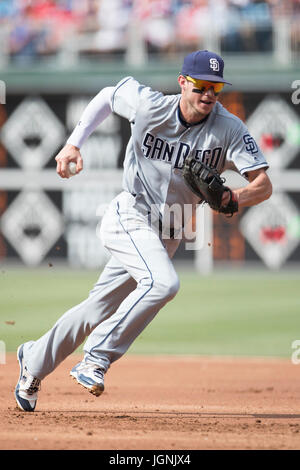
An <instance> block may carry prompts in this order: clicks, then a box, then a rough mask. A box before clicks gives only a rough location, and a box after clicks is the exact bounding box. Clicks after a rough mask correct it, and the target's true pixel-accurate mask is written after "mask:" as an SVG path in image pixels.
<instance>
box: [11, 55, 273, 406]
mask: <svg viewBox="0 0 300 470" xmlns="http://www.w3.org/2000/svg"><path fill="white" fill-rule="evenodd" d="M223 69H224V62H223V60H222V58H221V57H220V56H219V55H217V54H215V53H213V52H209V51H207V50H204V51H196V52H193V53H191V54H189V55H187V56H186V57H185V59H184V62H183V67H182V70H181V73H180V75H179V77H178V83H179V86H180V89H181V93H179V94H176V95H167V96H165V95H164V94H162V93H160V92H158V91H153V90H152V89H151V88H149V87H147V86H144V85H142V84H140V83H139V82H138V81H137V80H135V79H134V78H133V77H126V78H124V79H123V80H121V81H120V82H119V83H118V84H117V85H116V86H111V87H106V88H104V89H102V90H101V91H100V92H99V93H98V95H96V96H95V98H94V99H93V100H92V101H91V102H90V103H89V105H88V106H87V107H86V109H85V111H84V112H83V114H82V116H81V119H80V121H79V123H78V125H77V126H76V128H75V129H74V131H73V133H72V134H71V136H70V137H69V139H68V141H67V143H66V145H65V147H64V148H63V149H62V150H61V151H60V152H59V154H58V155H57V156H56V162H57V173H58V175H59V176H60V177H62V178H68V177H69V176H70V174H69V169H68V165H69V163H70V162H75V163H76V172H77V173H79V172H80V171H81V170H82V169H83V161H82V156H81V153H80V148H81V146H82V145H83V143H84V142H85V141H86V139H87V138H88V137H89V135H90V134H91V133H92V132H93V131H94V130H95V128H96V127H97V126H98V125H99V124H100V123H101V122H102V121H103V120H104V119H105V118H106V117H107V116H109V114H110V113H112V112H113V113H116V114H118V115H119V116H122V117H124V118H126V119H128V121H129V122H130V125H131V138H130V140H129V142H128V145H127V149H126V154H125V159H124V173H123V175H124V176H123V191H122V192H121V193H120V194H119V195H118V196H117V197H115V199H113V201H112V202H111V203H110V205H109V207H108V209H107V211H106V213H105V214H104V216H103V219H102V223H101V231H100V232H101V233H100V234H101V240H102V243H103V245H104V246H105V247H106V248H107V249H108V250H109V252H110V253H111V258H110V260H109V261H108V263H107V265H106V266H105V268H104V270H103V271H102V274H101V275H100V277H99V280H98V281H97V283H96V284H95V286H94V287H93V289H92V290H91V292H90V293H89V296H88V297H87V299H86V300H84V301H83V302H82V303H80V304H79V305H76V306H75V307H73V308H71V309H70V310H68V311H67V312H66V313H65V314H64V315H63V316H62V317H61V318H60V319H59V320H58V321H57V322H56V323H55V325H54V326H53V328H51V329H50V330H49V331H48V332H46V333H45V334H44V335H43V336H42V337H41V338H39V339H38V340H36V341H28V342H26V343H24V344H22V345H21V346H19V348H18V352H17V356H18V361H19V365H20V377H19V380H18V383H17V386H16V388H15V398H16V401H17V404H18V406H19V408H21V409H22V410H24V411H34V409H35V407H36V402H37V394H38V391H39V388H40V383H41V381H42V380H43V379H44V378H45V377H46V376H47V375H48V374H50V373H51V372H52V371H53V370H54V369H55V368H56V367H57V366H58V365H59V364H60V363H61V362H62V361H63V360H64V359H65V358H66V357H67V356H68V355H70V354H71V353H72V352H73V351H74V350H75V349H76V348H77V347H78V346H79V345H80V344H82V342H83V341H84V340H85V339H86V338H87V340H86V342H85V345H84V357H83V360H82V361H81V362H79V363H78V364H77V365H75V366H74V367H73V369H72V370H71V372H70V374H71V376H72V377H73V378H74V379H75V380H76V381H77V382H78V383H79V384H81V385H82V386H83V387H85V388H86V389H87V390H88V391H89V392H91V393H92V394H94V395H95V396H99V395H101V393H102V392H103V390H104V375H105V373H106V372H107V370H108V368H109V367H110V365H111V364H112V363H113V362H114V361H116V360H117V359H119V358H120V357H121V356H122V355H123V354H124V353H125V352H126V351H127V349H128V348H129V347H130V345H131V344H132V342H133V341H134V340H135V339H136V338H137V336H138V335H139V334H140V333H141V332H142V331H143V330H144V328H145V327H146V326H147V325H148V324H149V322H151V320H152V319H153V318H154V316H155V315H156V314H157V313H158V312H159V310H160V309H161V308H162V307H163V306H164V305H165V304H166V303H167V302H169V301H170V300H171V299H173V298H174V296H175V295H176V294H177V292H178V289H179V281H178V276H177V274H176V272H175V269H174V266H173V263H172V257H173V255H174V253H175V252H176V249H177V248H178V246H179V243H180V241H181V237H180V229H183V228H184V227H182V214H184V211H185V210H186V208H187V207H189V208H191V207H192V209H193V210H195V209H196V207H197V206H198V204H199V201H208V203H210V202H211V199H214V198H215V199H216V197H215V196H216V195H217V196H218V197H217V199H218V202H217V203H215V202H214V204H212V207H213V208H214V209H217V210H219V211H220V212H224V213H229V214H232V213H235V212H237V211H238V209H239V208H241V207H245V206H252V205H255V204H258V203H260V202H261V201H263V200H265V199H267V198H269V197H270V195H271V193H272V185H271V182H270V180H269V178H268V176H267V173H266V169H267V168H268V164H267V162H266V160H265V158H264V156H263V154H262V152H261V150H260V149H259V147H258V146H257V144H256V143H255V141H254V139H253V138H252V137H251V135H250V134H249V131H248V129H247V128H246V126H245V125H244V124H243V122H242V121H241V120H240V119H239V118H237V117H236V116H234V115H233V114H231V113H229V112H228V111H227V110H226V109H224V107H223V106H222V105H221V104H220V103H219V102H218V95H219V93H220V92H221V91H222V89H223V87H224V85H225V84H228V82H227V81H226V80H225V79H224V78H223ZM229 85H230V84H229ZM100 157H101V156H100ZM100 157H99V158H100ZM186 162H188V165H187V164H186ZM195 168H197V171H194V174H192V173H193V171H192V170H193V169H195ZM226 168H233V169H235V170H236V171H238V172H239V173H240V174H241V175H243V176H244V178H246V179H247V184H246V186H244V187H242V188H238V189H235V190H230V189H229V188H227V187H225V186H222V180H221V179H220V178H219V177H218V175H220V174H221V173H222V172H223V171H224V170H225V169H226ZM191 175H192V176H191ZM195 175H196V177H199V181H200V180H201V178H202V177H203V179H202V180H201V181H200V183H201V184H200V183H199V181H198V180H192V178H194V177H195ZM205 178H206V180H205ZM205 193H206V194H205ZM173 205H176V207H179V208H180V209H181V210H180V211H179V212H180V217H179V219H180V224H181V225H180V224H179V223H178V217H177V216H176V214H175V217H173V218H172V217H169V216H168V217H166V213H167V212H166V208H168V207H171V206H173ZM149 214H151V217H149ZM176 224H177V225H176ZM178 227H179V228H178ZM166 231H167V232H168V235H167V236H163V235H164V232H166ZM145 240H147V242H145Z"/></svg>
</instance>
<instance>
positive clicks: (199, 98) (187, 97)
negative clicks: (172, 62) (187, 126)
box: [178, 75, 223, 123]
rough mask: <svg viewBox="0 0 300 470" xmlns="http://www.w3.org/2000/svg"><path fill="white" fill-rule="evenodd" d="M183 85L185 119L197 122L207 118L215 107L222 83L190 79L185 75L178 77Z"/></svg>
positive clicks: (182, 100)
mask: <svg viewBox="0 0 300 470" xmlns="http://www.w3.org/2000/svg"><path fill="white" fill-rule="evenodd" d="M178 82H179V85H180V87H181V93H182V97H181V101H180V110H181V112H182V114H183V117H184V119H185V120H186V121H187V122H189V123H195V122H198V121H200V120H201V119H203V118H205V116H207V115H208V114H209V113H210V112H211V110H212V109H213V107H214V105H215V103H216V101H217V99H218V94H219V92H220V89H222V88H223V86H222V85H221V84H213V83H209V82H203V81H197V80H194V81H192V80H190V79H189V78H187V77H184V76H183V75H180V76H179V78H178Z"/></svg>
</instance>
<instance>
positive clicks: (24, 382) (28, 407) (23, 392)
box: [15, 344, 41, 411]
mask: <svg viewBox="0 0 300 470" xmlns="http://www.w3.org/2000/svg"><path fill="white" fill-rule="evenodd" d="M23 348H24V344H21V346H19V347H18V351H17V357H18V361H19V365H20V377H19V380H18V383H17V385H16V388H15V399H16V402H17V405H18V407H19V408H20V410H22V411H34V410H35V406H36V402H37V395H38V391H39V390H40V385H41V381H40V379H38V378H37V377H33V376H32V375H30V374H29V372H28V370H27V367H26V364H25V363H24V355H23Z"/></svg>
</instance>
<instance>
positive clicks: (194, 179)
mask: <svg viewBox="0 0 300 470" xmlns="http://www.w3.org/2000/svg"><path fill="white" fill-rule="evenodd" d="M183 178H184V180H185V182H186V184H187V185H188V186H189V188H190V189H191V190H192V191H193V192H194V193H195V194H196V195H197V196H199V198H201V199H202V200H203V202H206V203H207V204H208V205H209V206H210V207H211V209H213V210H215V211H217V212H221V213H223V214H229V215H230V216H232V215H233V214H234V213H235V212H237V211H238V210H239V208H238V202H237V201H236V199H235V198H234V195H233V193H232V191H231V189H230V188H228V187H227V186H225V185H224V182H225V179H224V178H221V177H220V175H219V173H218V172H217V170H216V169H215V168H212V167H210V166H208V165H205V163H203V162H200V161H198V160H195V159H194V158H193V157H192V156H189V157H187V158H186V160H185V163H184V166H183ZM225 191H228V192H229V195H230V198H229V202H228V204H227V205H226V206H223V205H222V196H223V193H224V192H225Z"/></svg>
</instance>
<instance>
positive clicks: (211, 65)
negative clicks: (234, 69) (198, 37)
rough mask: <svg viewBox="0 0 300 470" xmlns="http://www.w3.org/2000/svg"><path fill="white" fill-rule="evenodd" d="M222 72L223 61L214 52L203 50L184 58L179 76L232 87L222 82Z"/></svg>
mask: <svg viewBox="0 0 300 470" xmlns="http://www.w3.org/2000/svg"><path fill="white" fill-rule="evenodd" d="M223 70H224V61H223V59H222V57H220V56H219V55H218V54H215V53H214V52H210V51H207V50H204V51H196V52H192V53H191V54H188V55H187V56H185V58H184V61H183V66H182V70H181V74H182V75H189V76H190V77H192V78H198V79H200V80H207V81H209V82H222V83H227V84H228V85H232V84H231V83H229V82H227V81H226V80H224V78H223Z"/></svg>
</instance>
